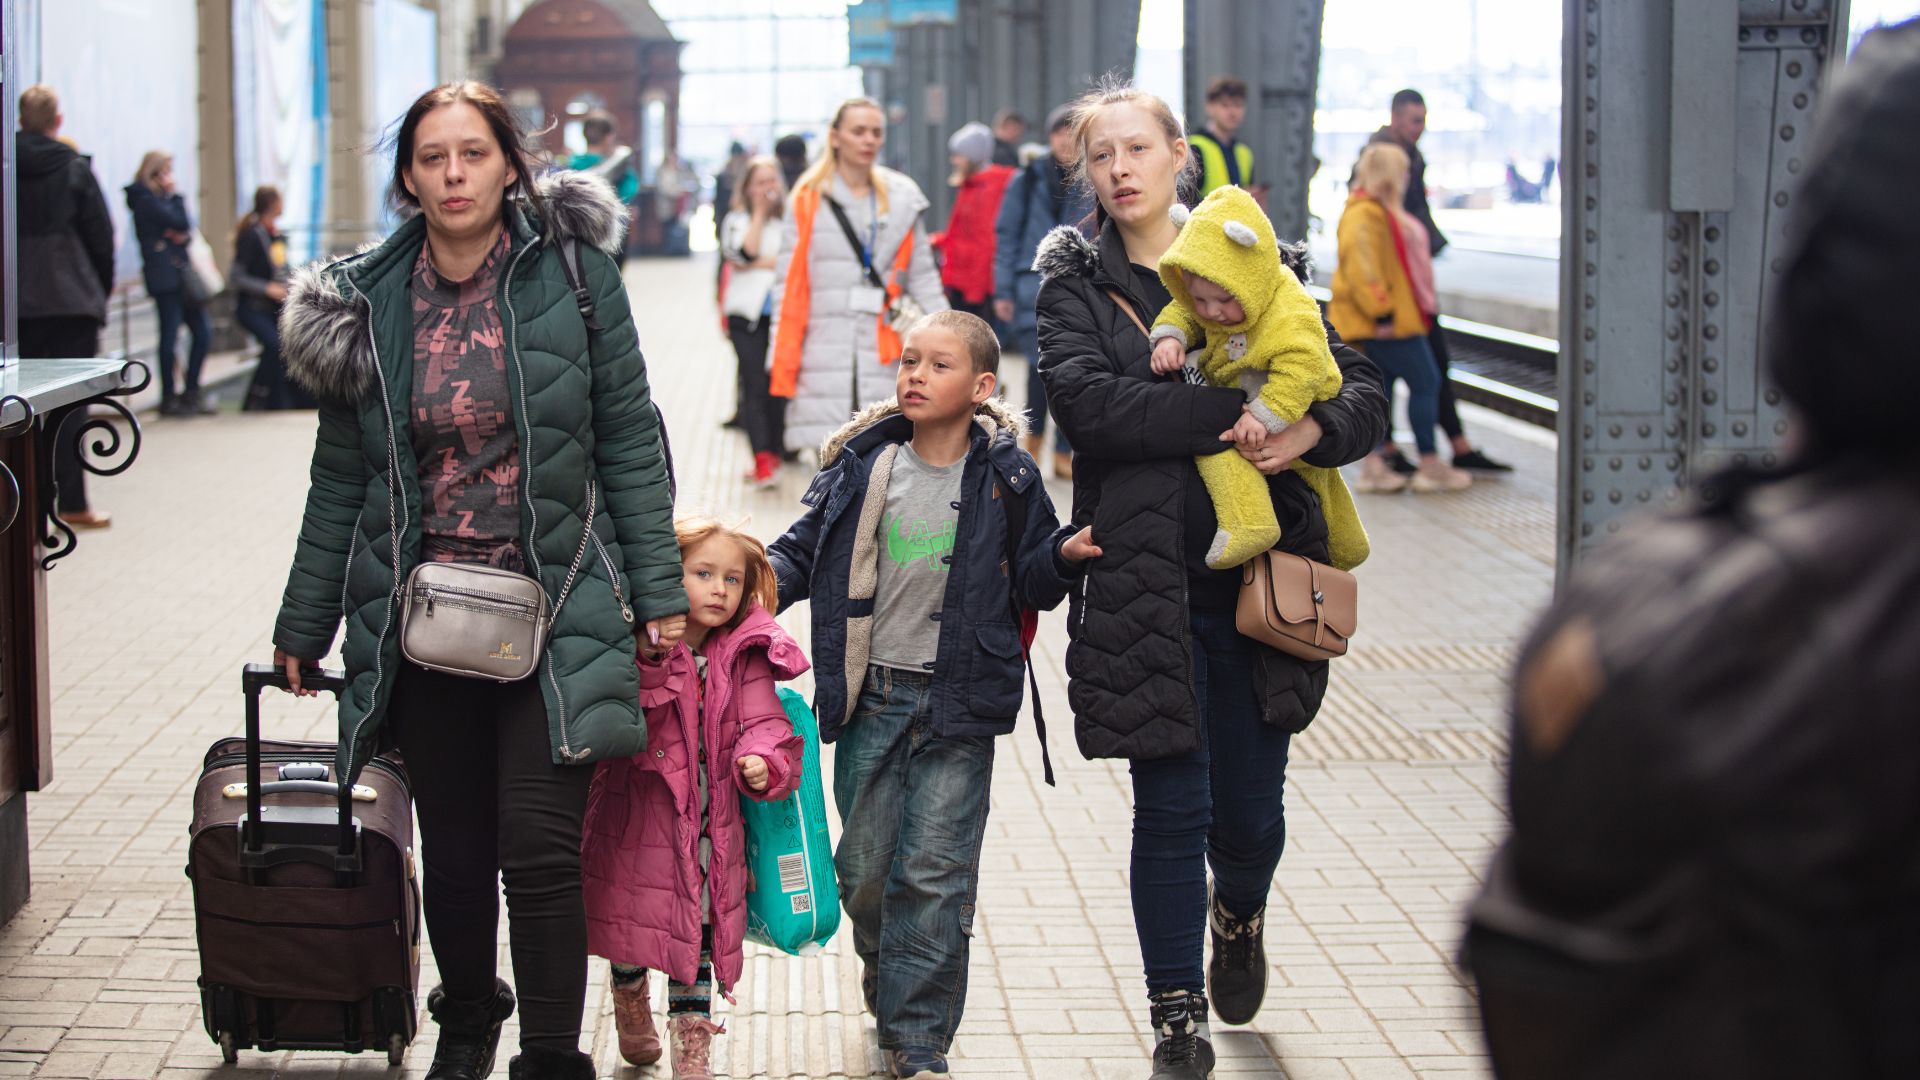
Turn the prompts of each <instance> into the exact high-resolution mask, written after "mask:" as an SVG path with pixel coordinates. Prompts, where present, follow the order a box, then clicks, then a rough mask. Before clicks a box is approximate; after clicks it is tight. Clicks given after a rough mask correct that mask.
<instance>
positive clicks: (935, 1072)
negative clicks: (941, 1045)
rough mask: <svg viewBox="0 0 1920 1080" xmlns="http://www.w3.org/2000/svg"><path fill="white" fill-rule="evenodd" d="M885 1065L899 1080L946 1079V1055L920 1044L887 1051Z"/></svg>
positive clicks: (947, 1076) (950, 1074)
mask: <svg viewBox="0 0 1920 1080" xmlns="http://www.w3.org/2000/svg"><path fill="white" fill-rule="evenodd" d="M887 1065H888V1067H889V1068H891V1069H892V1070H893V1075H894V1076H895V1077H897V1078H899V1080H908V1078H909V1077H912V1078H917V1080H948V1078H949V1077H951V1076H952V1075H953V1074H952V1073H950V1072H948V1071H947V1056H946V1055H945V1054H942V1053H939V1052H937V1051H934V1050H928V1049H927V1048H925V1047H921V1046H909V1047H907V1048H905V1049H903V1050H889V1051H887Z"/></svg>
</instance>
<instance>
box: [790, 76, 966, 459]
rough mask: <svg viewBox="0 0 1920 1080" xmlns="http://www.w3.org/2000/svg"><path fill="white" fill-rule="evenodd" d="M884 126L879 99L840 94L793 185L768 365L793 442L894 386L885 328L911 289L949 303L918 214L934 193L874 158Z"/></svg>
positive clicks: (812, 443)
mask: <svg viewBox="0 0 1920 1080" xmlns="http://www.w3.org/2000/svg"><path fill="white" fill-rule="evenodd" d="M886 124H887V121H886V116H885V114H884V113H882V112H881V110H880V106H879V105H878V104H877V103H876V102H874V101H873V100H872V99H870V98H852V99H850V100H848V101H845V102H843V103H841V105H840V107H839V108H838V109H836V110H834V114H833V125H832V127H831V128H830V129H829V130H828V132H827V151H826V153H824V154H822V155H821V156H820V158H819V160H817V161H815V162H814V163H813V164H812V166H810V167H809V168H808V169H807V171H806V172H805V173H803V174H802V175H801V176H800V179H799V180H798V181H796V182H795V184H794V189H793V200H792V203H791V204H790V205H789V207H788V213H787V215H786V226H785V235H784V237H783V238H782V240H781V244H780V251H781V258H780V267H779V271H778V274H777V276H776V278H775V281H774V286H773V305H774V307H773V350H772V359H771V364H770V368H769V370H770V372H771V383H772V393H773V396H775V397H782V398H789V399H791V404H790V405H788V407H787V434H786V444H787V448H788V449H790V450H801V449H808V448H812V447H817V446H819V445H820V443H821V441H822V440H824V439H825V438H826V437H827V436H828V435H829V434H831V433H832V432H834V431H836V430H838V429H839V428H840V426H841V425H843V424H845V423H846V422H847V418H848V417H850V416H852V415H853V413H854V412H856V411H858V410H859V408H860V407H861V406H863V405H865V404H867V403H869V402H874V401H880V400H882V399H885V398H888V397H891V396H892V395H893V385H894V374H895V372H894V369H893V363H894V361H895V360H897V359H898V358H899V355H900V339H899V335H898V334H895V333H894V332H893V330H892V329H891V327H890V326H889V325H888V318H887V314H886V313H887V309H888V308H889V307H890V306H893V305H896V304H899V303H902V302H904V301H905V300H906V299H907V298H910V299H911V300H912V301H914V302H917V303H918V304H919V305H920V307H921V308H922V309H924V310H926V311H941V310H944V309H945V308H946V307H947V300H946V294H945V291H944V290H943V289H942V288H941V286H940V272H939V270H938V269H937V268H936V267H935V266H934V262H933V251H932V249H931V247H930V246H929V245H928V243H927V234H926V229H925V227H924V226H923V225H922V224H921V221H920V215H921V213H922V212H923V211H925V210H926V208H927V197H926V196H925V195H924V194H922V193H921V191H920V187H919V185H917V184H915V183H914V182H913V180H912V179H911V178H909V177H907V176H906V175H905V174H902V173H897V172H895V171H893V170H892V169H888V168H885V167H883V166H880V165H876V164H875V163H874V162H875V159H876V158H878V157H879V155H880V147H881V144H883V143H884V142H885V141H886V137H887V128H886ZM836 206H837V207H838V210H839V211H840V214H844V216H845V218H846V222H845V225H844V226H843V225H842V223H841V221H840V216H839V215H837V214H836V213H835V212H834V211H835V208H836ZM849 233H851V234H852V235H851V236H849V235H848V234H849ZM869 261H870V262H871V264H872V270H873V273H872V275H871V276H870V275H869V274H868V271H867V266H868V263H869ZM875 278H877V279H878V280H879V282H880V285H878V286H876V285H875V284H874V283H873V281H874V279H875Z"/></svg>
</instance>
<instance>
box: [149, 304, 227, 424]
mask: <svg viewBox="0 0 1920 1080" xmlns="http://www.w3.org/2000/svg"><path fill="white" fill-rule="evenodd" d="M153 306H154V308H155V309H156V310H157V311H158V313H159V315H160V346H159V348H158V349H156V350H155V351H156V353H157V354H158V356H159V359H160V397H161V398H162V400H172V398H173V396H174V393H173V355H174V354H173V350H174V346H175V345H176V344H177V343H178V341H179V338H180V327H181V324H183V323H184V324H185V325H186V328H187V333H188V334H189V335H190V336H191V337H192V339H193V341H192V344H190V345H189V346H188V349H187V384H186V388H185V392H186V393H187V394H188V395H189V396H192V395H194V394H198V393H199V392H200V368H201V367H202V366H204V365H205V364H206V362H207V344H208V342H210V341H211V340H212V339H213V324H212V322H210V321H209V320H208V319H207V309H206V307H205V306H204V305H202V304H194V303H189V302H188V301H187V297H186V294H185V293H179V292H170V293H160V294H159V295H157V296H155V297H154V298H153Z"/></svg>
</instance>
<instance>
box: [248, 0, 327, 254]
mask: <svg viewBox="0 0 1920 1080" xmlns="http://www.w3.org/2000/svg"><path fill="white" fill-rule="evenodd" d="M324 17H325V13H324V8H323V7H322V5H321V4H320V3H319V0H233V143H234V154H233V157H234V162H233V171H234V190H235V193H236V195H237V196H238V200H239V203H240V206H239V209H242V210H245V209H248V208H250V207H251V206H252V204H253V192H254V189H255V188H256V187H258V186H260V185H262V184H272V185H273V186H275V187H277V188H279V189H280V195H281V198H282V200H283V203H284V206H285V209H284V210H283V212H282V215H281V219H280V220H281V226H280V227H281V229H282V230H284V231H285V232H286V233H287V238H288V240H289V245H288V247H289V251H288V256H289V257H290V258H291V259H293V260H294V261H295V262H304V261H307V260H309V259H313V258H316V257H318V256H319V255H320V254H321V253H322V248H321V244H322V240H323V238H322V237H321V235H320V230H321V229H322V228H323V227H324V226H325V224H326V222H327V198H326V194H327V184H326V169H327V155H326V153H325V149H326V137H327V63H326V36H325V29H324V23H323V21H322V20H323V19H324Z"/></svg>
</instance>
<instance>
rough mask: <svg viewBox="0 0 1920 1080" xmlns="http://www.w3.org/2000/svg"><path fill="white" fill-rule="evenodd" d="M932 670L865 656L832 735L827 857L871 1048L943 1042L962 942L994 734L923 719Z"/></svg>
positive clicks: (959, 982) (961, 971) (933, 1047)
mask: <svg viewBox="0 0 1920 1080" xmlns="http://www.w3.org/2000/svg"><path fill="white" fill-rule="evenodd" d="M934 678H935V676H933V675H930V674H925V673H922V672H917V671H901V670H897V669H894V668H889V667H882V666H880V665H878V664H875V665H873V666H871V667H869V668H868V669H867V681H866V685H865V686H864V687H862V688H861V691H860V701H859V703H858V705H857V706H856V707H855V708H854V713H853V719H852V721H850V722H849V723H848V724H847V728H846V731H844V732H842V733H841V735H840V738H839V740H838V741H837V742H835V743H834V750H833V801H834V804H835V805H836V806H837V807H838V808H839V810H840V820H841V822H842V825H841V830H840V846H839V847H838V848H836V849H835V850H834V854H833V863H834V868H835V870H836V871H837V873H838V876H839V879H840V901H841V904H842V905H843V906H845V908H846V909H847V918H848V921H849V922H851V923H852V924H853V950H854V952H856V953H858V954H859V955H860V962H861V964H863V965H864V966H865V968H866V970H865V972H864V973H863V977H862V980H861V981H862V984H863V989H865V990H866V992H867V996H868V1004H869V1005H870V1007H871V1008H872V1009H873V1016H874V1021H875V1024H876V1026H877V1027H878V1028H879V1033H880V1048H881V1049H882V1050H885V1051H888V1052H889V1053H891V1052H893V1051H907V1052H909V1053H914V1052H918V1053H920V1054H925V1053H927V1052H932V1053H934V1054H945V1053H946V1052H947V1048H948V1047H949V1046H951V1045H952V1043H953V1032H954V1029H956V1028H958V1027H959V1026H960V1014H961V1012H962V1011H963V1010H964V1009H965V1008H966V1004H967V952H968V947H969V945H970V943H971V940H972V938H973V913H974V898H975V894H976V888H977V886H978V884H979V878H980V844H981V841H982V839H983V838H984V837H985V836H986V831H987V792H988V789H989V788H991V787H992V786H993V739H992V738H991V737H989V736H982V735H963V736H945V737H943V736H940V735H936V734H935V733H934V731H933V680H934Z"/></svg>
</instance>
